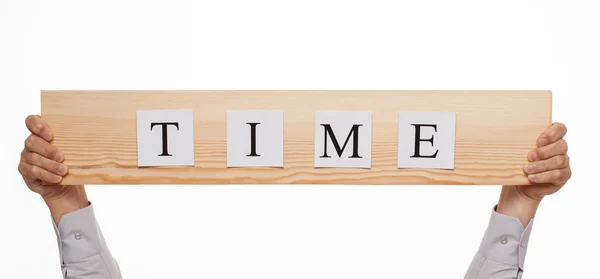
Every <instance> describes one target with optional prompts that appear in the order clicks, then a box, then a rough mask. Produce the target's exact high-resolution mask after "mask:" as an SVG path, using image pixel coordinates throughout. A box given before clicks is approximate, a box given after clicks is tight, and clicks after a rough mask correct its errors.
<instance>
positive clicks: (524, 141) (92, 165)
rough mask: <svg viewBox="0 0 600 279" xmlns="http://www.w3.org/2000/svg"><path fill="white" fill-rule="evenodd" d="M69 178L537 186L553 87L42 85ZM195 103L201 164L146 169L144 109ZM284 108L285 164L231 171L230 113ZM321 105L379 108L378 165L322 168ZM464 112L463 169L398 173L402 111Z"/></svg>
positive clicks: (459, 157) (460, 128) (459, 135)
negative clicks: (532, 182)
mask: <svg viewBox="0 0 600 279" xmlns="http://www.w3.org/2000/svg"><path fill="white" fill-rule="evenodd" d="M41 100H42V117H43V118H44V119H45V120H46V121H48V122H49V123H50V125H51V126H52V128H53V129H54V133H55V138H54V140H53V144H54V145H56V146H57V147H59V148H60V149H61V150H62V151H63V153H64V155H65V158H66V159H65V163H66V164H67V166H68V167H69V174H68V175H67V176H66V177H65V178H64V179H63V181H62V182H61V183H62V184H359V185H381V184H383V185H395V184H416V185H424V184H436V185H449V184H451V185H506V184H518V185H525V184H529V182H528V180H527V179H526V177H525V175H524V174H523V170H522V168H523V165H524V164H525V163H526V162H527V159H526V155H527V153H528V151H529V150H530V149H532V148H534V147H535V142H536V139H537V137H538V136H539V135H540V134H541V132H543V131H544V130H545V129H546V128H547V127H548V126H549V125H550V124H551V114H552V93H551V92H550V91H541V90H540V91H382V90H376V91H372V90H361V91H342V90H336V91H331V90H298V91H295V90H245V91H244V90H235V91H227V90H226V91H223V90H205V91H160V90H147V91H90V90H72V91H42V93H41ZM158 109H193V110H194V131H195V139H194V140H195V142H194V145H195V147H194V149H195V167H168V168H167V167H155V168H138V167H137V139H136V137H137V134H136V110H158ZM270 109H274V110H284V111H285V112H284V146H285V147H284V157H285V158H284V168H227V167H226V166H227V154H226V152H227V148H226V111H227V110H270ZM316 110H361V111H372V112H373V147H372V168H371V169H368V170H367V169H331V168H326V169H315V168H314V167H313V165H314V157H313V156H314V154H313V152H314V147H313V145H314V116H315V111H316ZM400 111H453V112H456V114H457V117H456V151H455V152H456V153H455V169H454V170H435V169H398V168H397V150H398V147H397V141H398V112H400Z"/></svg>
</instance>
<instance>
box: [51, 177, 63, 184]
mask: <svg viewBox="0 0 600 279" xmlns="http://www.w3.org/2000/svg"><path fill="white" fill-rule="evenodd" d="M52 180H53V181H52V182H54V183H58V182H60V181H61V180H62V177H61V176H58V175H55V176H54V177H53V179H52Z"/></svg>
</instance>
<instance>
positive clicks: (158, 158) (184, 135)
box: [137, 110, 194, 167]
mask: <svg viewBox="0 0 600 279" xmlns="http://www.w3.org/2000/svg"><path fill="white" fill-rule="evenodd" d="M175 123H177V124H176V125H175ZM165 128H166V133H167V134H166V136H167V140H166V145H163V130H164V129H165ZM137 141H138V166H139V167H150V166H193V165H194V115H193V111H192V110H140V111H137Z"/></svg>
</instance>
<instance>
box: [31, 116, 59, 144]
mask: <svg viewBox="0 0 600 279" xmlns="http://www.w3.org/2000/svg"><path fill="white" fill-rule="evenodd" d="M25 125H26V126H27V129H29V131H31V133H32V134H34V135H37V136H39V137H41V138H43V139H45V140H46V141H51V140H52V138H53V137H54V134H53V132H52V129H51V128H50V125H48V123H46V121H44V119H42V117H40V116H39V115H30V116H28V117H27V118H26V119H25Z"/></svg>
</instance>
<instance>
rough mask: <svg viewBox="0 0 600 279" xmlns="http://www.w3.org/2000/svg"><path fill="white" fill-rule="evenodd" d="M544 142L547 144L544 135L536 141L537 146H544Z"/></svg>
mask: <svg viewBox="0 0 600 279" xmlns="http://www.w3.org/2000/svg"><path fill="white" fill-rule="evenodd" d="M546 144H548V139H547V138H545V137H544V138H541V139H540V140H539V141H538V146H539V147H542V146H546Z"/></svg>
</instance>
